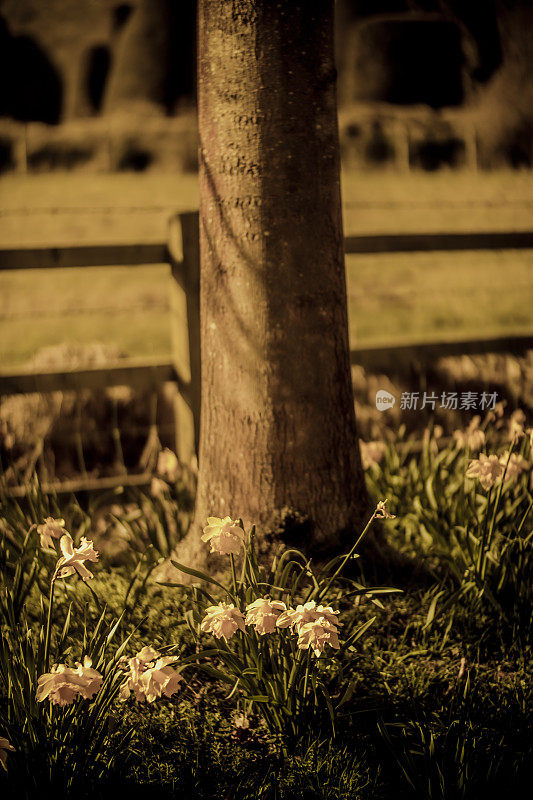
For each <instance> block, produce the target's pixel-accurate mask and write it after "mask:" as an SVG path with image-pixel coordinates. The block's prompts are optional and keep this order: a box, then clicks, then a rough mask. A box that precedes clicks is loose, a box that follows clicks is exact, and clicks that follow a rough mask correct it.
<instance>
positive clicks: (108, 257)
mask: <svg viewBox="0 0 533 800" xmlns="http://www.w3.org/2000/svg"><path fill="white" fill-rule="evenodd" d="M513 248H515V249H524V248H533V232H532V231H511V232H499V231H498V232H490V231H487V232H473V233H405V234H404V233H402V234H385V235H381V234H380V235H375V236H374V235H361V236H359V235H358V236H347V237H346V239H345V249H346V252H347V253H350V254H355V253H394V252H397V253H402V252H417V251H421V252H429V251H432V250H492V249H496V250H497V249H513ZM173 255H174V258H176V254H173ZM170 260H171V256H170V253H169V251H168V247H167V244H166V243H164V242H163V243H158V242H155V243H147V244H143V243H139V244H108V245H80V246H79V247H23V248H0V270H5V269H57V268H68V267H106V266H135V265H139V264H166V263H169V261H170ZM176 260H180V259H176Z"/></svg>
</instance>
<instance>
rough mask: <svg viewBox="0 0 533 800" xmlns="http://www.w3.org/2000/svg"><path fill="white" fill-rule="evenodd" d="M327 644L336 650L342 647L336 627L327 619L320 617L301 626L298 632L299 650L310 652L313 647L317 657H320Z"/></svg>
mask: <svg viewBox="0 0 533 800" xmlns="http://www.w3.org/2000/svg"><path fill="white" fill-rule="evenodd" d="M326 644H329V646H330V647H333V648H335V649H336V650H338V649H339V647H340V645H339V632H338V630H337V628H336V627H335V625H332V624H331V622H329V620H327V619H326V618H325V617H319V618H318V619H315V620H313V621H312V622H306V623H305V624H304V625H301V626H300V628H299V631H298V648H299V649H300V650H308V649H309V648H310V647H312V649H313V650H314V653H315V655H316V656H320V655H322V653H323V652H324V647H325V646H326Z"/></svg>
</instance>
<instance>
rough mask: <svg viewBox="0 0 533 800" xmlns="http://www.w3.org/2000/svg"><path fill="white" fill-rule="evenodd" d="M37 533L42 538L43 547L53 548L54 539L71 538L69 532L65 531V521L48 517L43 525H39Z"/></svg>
mask: <svg viewBox="0 0 533 800" xmlns="http://www.w3.org/2000/svg"><path fill="white" fill-rule="evenodd" d="M37 533H38V534H39V536H40V537H41V547H53V546H54V539H61V537H62V536H70V534H69V532H68V531H67V530H65V520H64V519H54V517H46V519H45V521H44V523H43V524H42V525H37Z"/></svg>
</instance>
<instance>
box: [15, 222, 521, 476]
mask: <svg viewBox="0 0 533 800" xmlns="http://www.w3.org/2000/svg"><path fill="white" fill-rule="evenodd" d="M508 248H513V249H515V248H533V232H530V231H524V232H509V233H505V232H501V233H500V232H497V233H495V232H492V233H491V232H479V233H468V234H467V233H442V234H395V235H383V236H375V235H371V236H348V237H346V240H345V249H346V253H350V254H351V253H392V252H427V251H434V250H447V251H451V250H482V249H508ZM162 263H166V264H169V265H170V271H171V278H172V282H171V326H172V338H171V341H172V356H171V359H170V360H160V359H147V358H144V359H121V360H120V361H119V362H117V363H110V364H108V365H107V366H106V367H103V368H102V367H98V368H96V367H95V368H93V367H86V368H82V369H72V370H48V371H43V372H34V371H32V370H31V369H17V370H0V396H1V395H9V394H20V393H22V394H26V393H31V392H43V393H44V392H54V391H77V390H80V389H103V388H106V387H109V386H117V385H127V386H131V387H133V388H142V389H147V388H154V389H156V388H157V387H158V386H160V384H161V383H162V382H164V381H172V382H174V383H175V384H176V385H177V389H178V391H177V392H176V397H175V429H176V449H177V452H178V456H179V457H180V459H182V460H183V461H184V462H185V463H188V462H189V460H190V458H191V455H192V454H193V453H194V452H196V450H197V445H198V435H199V422H200V310H199V284H200V281H199V271H200V270H199V267H200V257H199V228H198V212H196V211H195V212H189V213H185V214H180V215H178V216H175V217H173V218H171V219H170V221H169V230H168V239H167V241H166V242H163V243H156V244H142V243H140V244H129V245H101V246H100V245H90V246H80V247H39V248H17V249H0V270H6V269H52V268H61V267H98V266H116V265H128V266H132V267H134V266H138V265H147V264H162ZM528 349H533V331H532V333H531V334H530V335H524V336H511V337H503V338H497V339H495V338H491V339H488V338H485V339H483V338H477V339H470V340H464V339H463V340H453V339H452V340H446V341H438V342H429V343H421V342H410V343H407V344H406V343H403V344H401V345H395V344H391V345H387V346H379V347H366V348H354V349H352V350H351V361H352V363H353V364H361V365H362V366H365V367H373V368H382V366H384V365H385V364H386V363H388V362H389V363H390V360H391V358H393V359H394V361H395V363H406V364H408V363H409V362H410V361H411V362H412V361H413V360H418V361H422V362H423V361H426V360H428V359H430V360H433V359H435V358H438V357H441V356H446V355H460V354H476V353H494V352H511V353H514V354H519V353H523V352H525V351H526V350H528Z"/></svg>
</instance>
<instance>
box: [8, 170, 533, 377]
mask: <svg viewBox="0 0 533 800" xmlns="http://www.w3.org/2000/svg"><path fill="white" fill-rule="evenodd" d="M343 198H344V219H345V230H346V232H347V233H350V234H352V233H379V232H382V233H385V232H391V233H393V232H405V231H418V232H427V231H468V230H526V229H528V228H530V227H531V211H532V208H533V180H532V177H531V175H530V174H529V173H525V172H519V173H511V172H502V173H483V174H480V175H477V176H472V175H471V174H468V173H463V172H454V173H447V172H440V173H435V174H432V175H428V174H427V173H412V174H411V175H408V176H399V175H398V174H396V173H392V172H380V173H372V172H362V173H357V174H354V173H350V174H346V175H344V177H343ZM197 206H198V186H197V180H196V177H194V176H191V175H185V176H180V175H172V174H171V175H168V174H157V173H146V174H142V175H138V174H121V175H94V174H87V175H83V174H79V173H78V174H68V173H66V174H54V175H29V176H13V175H10V176H7V177H4V178H3V179H2V180H1V181H0V245H1V246H4V247H18V246H23V245H25V246H31V245H39V244H48V245H61V244H75V243H83V242H91V243H95V242H102V243H104V242H105V243H111V242H114V243H118V242H131V241H160V240H163V239H165V237H166V230H167V224H168V218H169V217H170V216H171V214H172V213H173V212H174V211H175V212H178V211H183V210H188V209H192V208H196V207H197ZM532 267H533V255H532V253H531V251H490V252H489V251H479V252H471V253H467V252H465V253H431V254H427V253H423V254H412V255H411V254H407V255H406V254H392V255H371V256H369V255H362V256H361V255H359V256H349V257H348V258H347V277H348V289H349V310H350V329H351V330H350V333H351V337H352V341H353V342H354V344H355V342H357V344H361V345H362V344H365V343H370V342H372V343H374V342H387V341H391V340H393V341H398V342H399V341H401V340H409V339H414V338H420V339H426V338H428V339H429V338H439V337H441V336H442V337H444V336H446V335H452V334H453V336H456V337H461V336H463V335H464V336H475V335H479V334H483V335H499V334H501V335H503V334H511V333H520V332H525V331H528V330H530V329H531V312H530V309H531V306H532V302H533V281H532V280H531V277H530V276H531V272H532ZM103 298H104V299H103ZM131 315H133V316H134V320H135V324H134V325H132V324H131ZM95 341H98V342H105V343H110V344H115V345H116V346H118V347H119V348H120V349H121V350H122V351H123V352H124V353H126V354H128V355H139V356H140V355H165V354H166V353H168V352H169V347H170V336H169V320H168V269H167V268H166V267H163V266H155V267H138V268H135V269H128V268H124V267H120V268H119V267H110V268H97V269H85V270H68V269H65V270H55V271H53V272H52V271H39V270H33V271H30V272H15V271H13V272H4V273H2V274H1V275H0V362H1V363H2V365H4V366H16V365H20V364H23V363H24V362H26V361H28V360H29V359H31V357H32V356H33V354H34V353H35V352H36V350H37V349H38V348H39V347H42V346H46V345H52V344H60V343H62V342H76V343H89V342H95Z"/></svg>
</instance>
